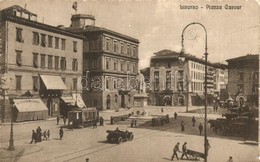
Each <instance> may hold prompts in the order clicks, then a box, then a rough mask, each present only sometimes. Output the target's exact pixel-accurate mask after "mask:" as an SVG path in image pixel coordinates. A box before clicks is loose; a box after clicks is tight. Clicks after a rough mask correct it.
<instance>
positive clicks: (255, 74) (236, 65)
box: [227, 54, 259, 106]
mask: <svg viewBox="0 0 260 162" xmlns="http://www.w3.org/2000/svg"><path fill="white" fill-rule="evenodd" d="M227 62H228V93H229V95H230V97H231V98H232V99H233V102H234V104H235V105H238V106H258V104H259V103H258V97H259V95H258V93H259V55H251V54H248V55H245V56H241V57H237V58H233V59H229V60H227Z"/></svg>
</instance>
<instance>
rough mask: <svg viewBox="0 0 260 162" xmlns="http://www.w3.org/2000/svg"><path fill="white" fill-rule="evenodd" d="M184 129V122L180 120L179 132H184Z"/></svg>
mask: <svg viewBox="0 0 260 162" xmlns="http://www.w3.org/2000/svg"><path fill="white" fill-rule="evenodd" d="M184 129H185V128H184V121H183V120H182V121H181V131H182V132H184Z"/></svg>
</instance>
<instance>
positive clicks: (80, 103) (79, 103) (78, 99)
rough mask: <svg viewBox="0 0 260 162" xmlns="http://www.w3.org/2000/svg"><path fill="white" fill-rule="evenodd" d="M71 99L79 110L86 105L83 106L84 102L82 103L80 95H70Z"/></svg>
mask: <svg viewBox="0 0 260 162" xmlns="http://www.w3.org/2000/svg"><path fill="white" fill-rule="evenodd" d="M72 97H73V98H74V99H75V101H76V104H77V106H78V107H79V108H84V107H86V105H85V103H84V101H83V99H82V97H81V95H80V94H75V93H74V94H72Z"/></svg>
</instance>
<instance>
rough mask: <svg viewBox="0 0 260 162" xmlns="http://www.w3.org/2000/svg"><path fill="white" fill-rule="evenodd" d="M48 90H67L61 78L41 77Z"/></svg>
mask: <svg viewBox="0 0 260 162" xmlns="http://www.w3.org/2000/svg"><path fill="white" fill-rule="evenodd" d="M40 77H41V79H42V81H43V83H44V85H45V87H46V89H47V90H65V89H67V87H66V85H65V84H64V82H63V81H62V79H61V77H60V76H52V75H40Z"/></svg>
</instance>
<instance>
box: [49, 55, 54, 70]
mask: <svg viewBox="0 0 260 162" xmlns="http://www.w3.org/2000/svg"><path fill="white" fill-rule="evenodd" d="M52 58H53V56H51V55H48V69H52V67H53V64H52V60H53V59H52Z"/></svg>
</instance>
